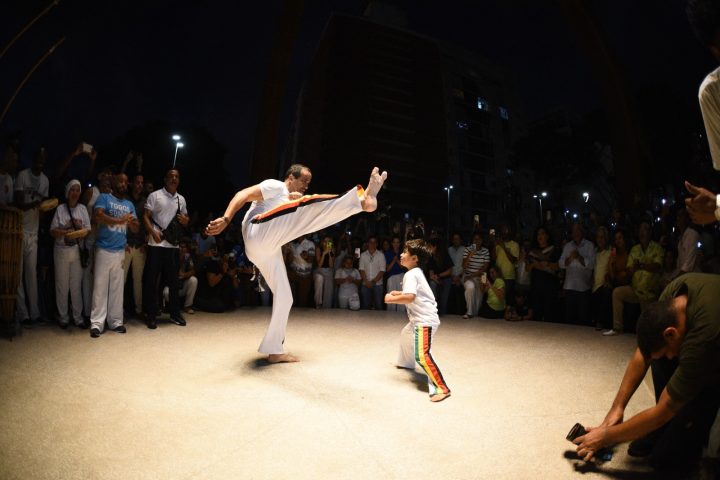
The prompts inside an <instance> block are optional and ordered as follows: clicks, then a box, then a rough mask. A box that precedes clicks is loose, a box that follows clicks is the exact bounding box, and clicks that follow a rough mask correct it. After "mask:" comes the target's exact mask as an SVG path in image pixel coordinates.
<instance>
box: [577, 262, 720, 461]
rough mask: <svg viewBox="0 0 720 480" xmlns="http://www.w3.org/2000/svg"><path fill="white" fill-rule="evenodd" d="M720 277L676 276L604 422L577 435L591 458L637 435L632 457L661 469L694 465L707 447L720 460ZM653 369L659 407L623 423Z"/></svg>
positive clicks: (645, 315)
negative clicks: (718, 418) (716, 423)
mask: <svg viewBox="0 0 720 480" xmlns="http://www.w3.org/2000/svg"><path fill="white" fill-rule="evenodd" d="M718 292H720V275H709V274H702V273H688V274H686V275H683V276H682V277H679V278H677V279H675V280H674V281H672V282H671V283H670V284H669V285H668V286H667V287H666V288H665V290H664V291H663V293H662V295H661V296H660V299H659V301H658V302H655V303H652V304H650V305H649V306H648V307H647V308H646V309H645V310H644V311H643V312H642V314H641V315H640V319H639V320H638V328H637V339H638V347H637V349H636V350H635V353H634V354H633V356H632V358H631V359H630V362H629V363H628V366H627V369H626V370H625V376H624V377H623V379H622V383H621V384H620V388H619V390H618V392H617V395H616V396H615V400H614V401H613V404H612V407H611V408H610V411H609V412H608V414H607V415H606V416H605V419H604V420H603V422H602V423H601V424H600V425H599V426H597V427H592V428H588V429H587V430H588V433H587V434H586V435H583V436H581V437H578V438H577V439H575V443H576V444H577V445H578V447H577V452H578V454H579V455H580V456H581V457H583V458H584V459H585V460H590V459H591V458H592V457H593V455H594V454H595V453H596V452H597V451H598V450H600V449H601V448H604V447H607V446H610V445H615V444H617V443H621V442H626V441H629V440H634V441H633V442H632V443H631V444H630V447H629V449H628V453H629V454H630V455H633V456H649V460H650V464H651V465H652V466H653V467H655V468H656V469H667V468H682V467H684V466H688V465H692V464H693V462H696V461H697V459H698V458H699V456H700V452H701V450H702V447H703V446H704V445H705V444H708V453H707V456H708V457H712V458H714V460H711V461H713V462H716V463H717V458H718V456H719V455H720V448H719V447H718V445H717V442H718V438H717V437H718V436H719V435H718V433H717V431H714V433H713V434H712V435H710V431H711V428H713V429H716V428H717V426H716V427H713V421H714V420H715V418H716V415H717V413H718V407H719V406H720V296H719V295H718ZM648 368H652V377H653V384H654V387H655V396H656V401H657V403H656V405H655V406H654V407H652V408H648V409H646V410H644V411H642V412H640V413H638V414H637V415H635V416H634V417H632V418H630V419H628V420H627V421H623V416H624V412H625V407H626V406H627V404H628V402H629V401H630V398H631V397H632V395H633V394H634V393H635V391H636V390H637V388H638V386H639V385H640V383H641V382H642V380H643V378H644V377H645V374H646V373H647V370H648Z"/></svg>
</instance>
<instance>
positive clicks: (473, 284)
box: [463, 277, 483, 316]
mask: <svg viewBox="0 0 720 480" xmlns="http://www.w3.org/2000/svg"><path fill="white" fill-rule="evenodd" d="M463 286H464V288H465V304H466V305H467V309H466V311H465V314H466V315H469V316H475V315H477V314H478V312H479V311H480V304H481V303H482V299H483V294H482V292H480V279H479V278H477V277H473V278H467V279H465V281H464V282H463Z"/></svg>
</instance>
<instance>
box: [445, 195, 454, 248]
mask: <svg viewBox="0 0 720 480" xmlns="http://www.w3.org/2000/svg"><path fill="white" fill-rule="evenodd" d="M452 189H453V186H452V185H448V186H447V187H445V191H446V192H447V241H448V243H449V242H450V191H451V190H452Z"/></svg>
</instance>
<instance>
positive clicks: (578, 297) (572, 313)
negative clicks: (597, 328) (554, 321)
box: [565, 290, 590, 325]
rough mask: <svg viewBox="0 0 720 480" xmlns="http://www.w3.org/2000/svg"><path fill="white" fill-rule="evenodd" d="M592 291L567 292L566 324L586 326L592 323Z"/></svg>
mask: <svg viewBox="0 0 720 480" xmlns="http://www.w3.org/2000/svg"><path fill="white" fill-rule="evenodd" d="M589 310H590V290H588V291H586V292H578V291H577V290H565V323H574V324H577V325H585V324H587V323H590V317H589V316H588V312H589Z"/></svg>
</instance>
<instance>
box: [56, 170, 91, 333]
mask: <svg viewBox="0 0 720 480" xmlns="http://www.w3.org/2000/svg"><path fill="white" fill-rule="evenodd" d="M80 189H81V186H80V182H79V181H77V180H70V181H69V182H68V183H67V185H66V186H65V198H67V203H63V204H62V205H60V206H58V207H57V209H56V210H55V216H54V217H53V219H52V223H51V224H50V235H52V237H53V238H54V239H55V250H54V257H55V298H56V302H57V309H58V314H59V317H58V323H59V325H60V327H61V328H67V326H68V324H69V323H70V319H69V316H68V292H69V293H70V298H71V301H72V317H73V321H74V322H75V325H76V326H78V327H80V328H87V325H86V324H85V322H84V321H83V316H82V310H83V301H82V275H83V270H82V265H81V263H80V246H81V245H83V240H82V239H73V240H71V239H68V238H67V237H66V235H68V234H69V233H72V232H74V231H76V230H81V229H87V228H90V217H89V216H88V213H87V209H86V208H85V206H84V205H82V204H79V203H78V200H79V199H80Z"/></svg>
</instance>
